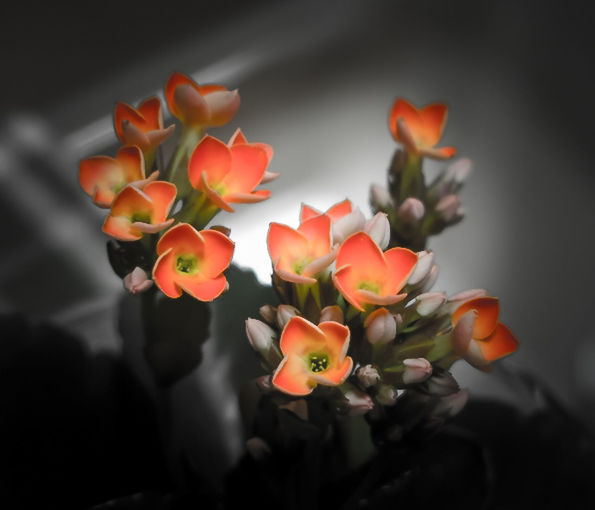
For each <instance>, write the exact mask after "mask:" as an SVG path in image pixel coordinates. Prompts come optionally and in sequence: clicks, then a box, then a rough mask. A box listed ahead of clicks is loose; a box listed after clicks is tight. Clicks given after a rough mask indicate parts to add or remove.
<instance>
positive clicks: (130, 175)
mask: <svg viewBox="0 0 595 510" xmlns="http://www.w3.org/2000/svg"><path fill="white" fill-rule="evenodd" d="M116 160H117V161H118V163H120V165H122V170H123V171H124V175H125V177H126V182H132V181H138V180H141V179H144V178H145V158H144V156H143V153H142V151H141V150H140V148H139V147H137V146H135V145H128V146H125V147H122V148H121V149H120V150H119V151H118V153H117V154H116Z"/></svg>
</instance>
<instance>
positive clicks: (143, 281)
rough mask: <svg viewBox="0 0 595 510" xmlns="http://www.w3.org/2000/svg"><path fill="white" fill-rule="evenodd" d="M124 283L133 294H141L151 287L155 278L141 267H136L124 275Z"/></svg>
mask: <svg viewBox="0 0 595 510" xmlns="http://www.w3.org/2000/svg"><path fill="white" fill-rule="evenodd" d="M123 283H124V288H125V289H126V290H127V291H128V292H130V293H131V294H141V293H143V292H145V291H146V290H148V289H150V288H151V286H152V285H153V280H151V279H150V278H149V277H148V276H147V273H145V272H144V271H143V270H142V269H141V268H140V267H135V268H134V269H133V270H132V272H131V273H128V274H127V275H126V276H125V277H124V280H123Z"/></svg>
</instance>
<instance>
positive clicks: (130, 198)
mask: <svg viewBox="0 0 595 510" xmlns="http://www.w3.org/2000/svg"><path fill="white" fill-rule="evenodd" d="M176 193H177V190H176V187H175V186H174V185H173V184H171V183H170V182H164V181H155V182H150V183H149V184H147V185H146V186H145V187H144V188H143V189H142V190H140V189H138V188H137V187H136V186H132V185H128V186H126V187H125V188H124V189H123V190H122V191H120V193H118V195H117V196H116V198H115V200H114V203H113V204H112V209H111V211H110V213H109V216H108V217H107V218H106V219H105V223H104V224H103V231H104V232H105V233H106V234H108V235H110V236H112V237H115V238H116V239H120V240H121V241H137V240H138V239H140V238H141V237H142V236H143V233H146V234H155V233H157V232H160V231H161V230H163V229H164V228H167V227H169V226H170V225H171V224H172V222H173V221H174V220H173V218H170V219H169V220H166V218H167V215H168V214H169V210H170V209H171V206H172V204H173V203H174V200H175V198H176Z"/></svg>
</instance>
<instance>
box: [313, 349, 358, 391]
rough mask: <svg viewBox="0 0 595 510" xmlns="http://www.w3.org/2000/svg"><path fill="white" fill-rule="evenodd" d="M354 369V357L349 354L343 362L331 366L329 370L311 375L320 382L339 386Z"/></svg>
mask: <svg viewBox="0 0 595 510" xmlns="http://www.w3.org/2000/svg"><path fill="white" fill-rule="evenodd" d="M352 370H353V359H351V358H350V357H349V356H347V357H346V358H345V359H344V360H343V361H342V362H341V363H338V364H337V365H333V366H331V367H330V368H329V369H328V370H325V371H324V372H321V373H319V374H310V377H311V378H312V379H313V380H314V381H316V382H317V383H318V384H323V385H325V386H337V385H339V384H342V383H344V382H345V379H347V378H348V377H349V375H350V374H351V371H352Z"/></svg>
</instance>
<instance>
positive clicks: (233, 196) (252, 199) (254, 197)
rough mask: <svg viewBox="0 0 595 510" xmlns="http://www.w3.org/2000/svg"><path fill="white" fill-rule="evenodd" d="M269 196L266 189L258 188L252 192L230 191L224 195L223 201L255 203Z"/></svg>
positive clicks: (269, 193)
mask: <svg viewBox="0 0 595 510" xmlns="http://www.w3.org/2000/svg"><path fill="white" fill-rule="evenodd" d="M270 196H271V192H270V191H269V190H268V189H259V190H256V191H253V192H252V193H230V194H229V195H227V194H226V195H225V201H226V202H227V203H231V204H255V203H256V202H262V201H263V200H266V199H267V198H269V197H270Z"/></svg>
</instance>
